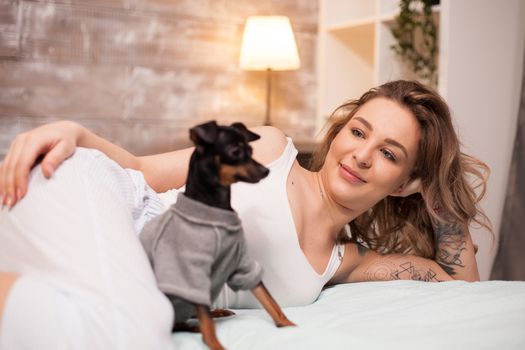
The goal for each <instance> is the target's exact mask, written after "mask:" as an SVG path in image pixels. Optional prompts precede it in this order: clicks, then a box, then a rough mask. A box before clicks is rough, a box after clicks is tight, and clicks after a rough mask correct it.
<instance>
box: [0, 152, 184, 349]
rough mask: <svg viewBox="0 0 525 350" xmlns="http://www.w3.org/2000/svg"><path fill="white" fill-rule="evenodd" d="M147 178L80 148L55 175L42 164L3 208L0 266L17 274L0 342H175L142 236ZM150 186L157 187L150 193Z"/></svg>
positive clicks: (143, 345) (56, 345) (61, 345)
mask: <svg viewBox="0 0 525 350" xmlns="http://www.w3.org/2000/svg"><path fill="white" fill-rule="evenodd" d="M145 187H147V186H146V185H145V182H144V180H143V178H142V177H141V175H140V173H138V172H134V171H131V170H124V169H122V168H120V167H119V166H118V165H117V164H116V163H115V162H113V161H111V160H109V159H108V158H107V157H106V156H104V155H103V154H102V153H100V152H98V151H95V150H88V149H83V148H78V149H77V151H76V152H75V154H74V155H73V156H72V157H71V158H69V159H68V160H66V161H65V162H64V163H63V164H62V165H61V166H60V167H59V168H58V169H57V171H56V172H55V174H54V175H53V177H52V178H51V179H49V180H48V179H45V178H44V176H43V174H42V172H41V169H40V166H37V167H35V169H34V170H33V171H32V172H31V177H30V184H29V190H28V193H27V195H26V197H25V198H24V199H22V201H20V203H18V204H17V205H16V206H15V207H14V208H13V209H12V210H10V211H8V210H7V209H3V210H1V211H0V271H6V272H15V273H19V274H20V275H21V276H22V277H20V278H19V279H18V280H17V281H16V283H15V284H14V286H13V288H12V289H11V291H10V293H9V295H8V297H7V300H6V304H5V308H4V314H3V317H2V318H1V319H0V349H1V350H11V349H16V350H23V349H28V350H29V349H44V350H45V349H50V350H60V349H90V350H93V349H112V350H114V349H126V350H129V349H148V350H149V349H171V348H172V341H171V326H172V322H173V317H174V315H173V310H172V307H171V305H170V303H169V302H168V300H167V299H166V298H165V297H164V295H163V294H162V293H161V292H160V291H159V290H158V289H157V287H156V283H155V277H154V275H153V272H152V269H151V267H150V264H149V262H148V259H147V257H146V254H145V252H144V251H143V249H142V246H141V244H140V241H139V239H138V236H137V231H138V230H140V229H141V226H142V225H143V223H144V221H145V218H147V216H148V215H147V214H148V213H147V208H146V209H145V207H147V203H145V202H144V198H146V197H147V196H146V195H145V192H144V191H145V189H144V188H145ZM150 191H151V190H150Z"/></svg>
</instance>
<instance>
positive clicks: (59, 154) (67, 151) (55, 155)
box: [42, 140, 75, 178]
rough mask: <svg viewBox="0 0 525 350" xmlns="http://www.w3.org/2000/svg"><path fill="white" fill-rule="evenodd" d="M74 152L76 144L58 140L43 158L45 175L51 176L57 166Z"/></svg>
mask: <svg viewBox="0 0 525 350" xmlns="http://www.w3.org/2000/svg"><path fill="white" fill-rule="evenodd" d="M74 152H75V146H74V145H70V144H68V143H67V142H66V141H64V140H61V141H60V142H58V143H57V144H56V146H55V147H53V148H52V149H51V150H50V151H49V152H48V153H47V155H46V156H45V157H44V159H43V160H42V172H43V173H44V176H45V177H47V178H50V177H51V175H53V173H54V172H55V169H56V168H57V166H58V165H59V164H61V163H62V162H63V161H64V160H65V159H67V158H69V157H70V156H71V155H72V154H73V153H74Z"/></svg>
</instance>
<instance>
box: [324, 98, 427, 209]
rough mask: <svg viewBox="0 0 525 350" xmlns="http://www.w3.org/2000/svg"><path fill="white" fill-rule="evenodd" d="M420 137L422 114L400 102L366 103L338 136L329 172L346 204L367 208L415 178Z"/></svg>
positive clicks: (331, 186)
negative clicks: (411, 177)
mask: <svg viewBox="0 0 525 350" xmlns="http://www.w3.org/2000/svg"><path fill="white" fill-rule="evenodd" d="M419 139H420V128H419V125H418V122H417V120H416V118H415V117H414V116H413V115H412V112H410V111H409V110H408V109H406V108H404V107H402V106H400V105H399V104H398V103H397V102H394V101H392V100H389V99H386V98H382V97H378V98H374V99H372V100H370V101H368V102H367V103H365V104H364V105H363V106H361V108H360V109H359V110H358V111H357V112H356V113H355V114H354V117H353V118H352V119H350V120H349V121H348V123H347V124H346V125H345V126H344V127H343V128H342V129H341V131H340V132H339V133H338V134H337V136H336V137H335V138H334V140H333V141H332V144H331V146H330V150H329V151H328V154H327V157H326V160H325V163H324V166H323V172H324V175H323V176H324V177H325V180H327V181H326V182H325V186H326V187H327V188H326V190H327V191H329V192H330V196H331V197H332V198H333V199H334V200H335V201H336V202H338V203H339V204H340V205H342V206H344V207H347V208H349V209H352V210H357V211H364V210H367V209H368V208H370V207H371V206H373V205H374V204H375V203H377V202H378V201H380V200H382V199H383V198H384V197H386V196H388V195H389V194H391V193H393V192H395V191H396V190H398V189H399V187H400V186H401V185H403V184H405V183H406V182H407V181H408V180H409V176H410V174H411V172H412V170H413V168H414V165H415V162H416V158H417V151H418V146H419Z"/></svg>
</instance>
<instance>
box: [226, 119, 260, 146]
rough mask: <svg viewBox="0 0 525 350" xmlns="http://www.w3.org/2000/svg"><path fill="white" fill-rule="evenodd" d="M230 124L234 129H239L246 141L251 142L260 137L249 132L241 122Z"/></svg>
mask: <svg viewBox="0 0 525 350" xmlns="http://www.w3.org/2000/svg"><path fill="white" fill-rule="evenodd" d="M230 126H231V127H232V128H234V129H235V130H237V131H239V132H240V133H241V134H242V135H243V136H244V138H245V139H246V142H252V141H255V140H258V139H260V138H261V137H260V136H259V135H257V134H256V133H254V132H251V131H250V130H248V129H247V128H246V126H244V124H243V123H233V124H232V125H230Z"/></svg>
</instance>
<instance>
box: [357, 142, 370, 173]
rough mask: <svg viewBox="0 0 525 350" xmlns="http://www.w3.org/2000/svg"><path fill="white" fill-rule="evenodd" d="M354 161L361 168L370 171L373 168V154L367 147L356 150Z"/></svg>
mask: <svg viewBox="0 0 525 350" xmlns="http://www.w3.org/2000/svg"><path fill="white" fill-rule="evenodd" d="M354 159H355V161H356V163H357V166H358V167H360V168H364V169H368V168H370V167H371V166H372V153H371V150H370V149H368V147H366V146H364V147H360V148H358V149H356V150H355V152H354Z"/></svg>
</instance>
